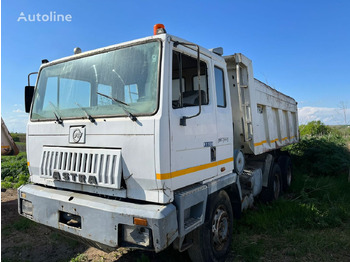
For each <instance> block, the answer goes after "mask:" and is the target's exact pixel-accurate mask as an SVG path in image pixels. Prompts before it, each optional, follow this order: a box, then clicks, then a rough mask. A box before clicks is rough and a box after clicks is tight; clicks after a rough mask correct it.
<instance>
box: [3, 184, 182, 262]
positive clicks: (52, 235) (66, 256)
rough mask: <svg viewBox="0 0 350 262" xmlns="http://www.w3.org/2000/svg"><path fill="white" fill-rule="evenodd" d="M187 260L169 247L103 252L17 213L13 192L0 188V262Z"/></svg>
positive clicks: (15, 193)
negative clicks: (164, 249) (155, 249)
mask: <svg viewBox="0 0 350 262" xmlns="http://www.w3.org/2000/svg"><path fill="white" fill-rule="evenodd" d="M169 257H171V258H172V260H173V261H182V262H186V261H189V258H188V256H187V254H184V253H181V254H179V253H177V252H175V251H174V250H173V249H172V248H171V247H170V248H169V249H167V250H166V251H163V252H161V253H159V254H154V253H152V252H145V251H139V250H134V251H133V250H128V249H126V248H120V249H118V250H117V251H114V252H112V253H105V252H103V251H101V250H98V249H96V248H92V247H88V246H86V245H84V244H81V243H80V242H77V241H75V240H71V239H69V238H67V237H65V236H62V235H60V234H59V233H57V232H56V231H53V230H51V229H49V228H47V227H45V226H42V225H39V224H36V223H34V222H32V221H30V220H28V219H26V218H23V217H21V216H19V215H18V211H17V191H16V190H15V189H7V190H6V191H5V192H3V191H1V261H3V262H10V261H11V262H12V261H35V262H36V261H38V262H40V261H73V262H79V261H118V262H126V261H128V262H131V261H140V262H143V261H169Z"/></svg>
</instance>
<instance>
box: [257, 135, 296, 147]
mask: <svg viewBox="0 0 350 262" xmlns="http://www.w3.org/2000/svg"><path fill="white" fill-rule="evenodd" d="M293 138H294V136H292V137H290V138H289V139H293ZM287 139H288V137H285V138H282V141H284V140H287ZM276 141H278V138H276V139H274V140H271V141H270V143H275V142H276ZM265 143H267V141H266V140H264V141H261V142H259V143H255V144H254V146H261V145H262V144H265Z"/></svg>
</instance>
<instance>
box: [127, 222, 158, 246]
mask: <svg viewBox="0 0 350 262" xmlns="http://www.w3.org/2000/svg"><path fill="white" fill-rule="evenodd" d="M123 236H124V237H123V238H124V241H125V242H128V243H132V244H136V245H140V246H143V247H150V246H151V244H152V241H151V239H152V231H151V229H149V228H147V227H142V226H129V225H123Z"/></svg>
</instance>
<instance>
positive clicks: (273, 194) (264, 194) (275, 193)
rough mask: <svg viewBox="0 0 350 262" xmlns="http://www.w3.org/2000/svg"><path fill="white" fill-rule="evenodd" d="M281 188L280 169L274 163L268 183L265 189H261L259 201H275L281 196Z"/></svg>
mask: <svg viewBox="0 0 350 262" xmlns="http://www.w3.org/2000/svg"><path fill="white" fill-rule="evenodd" d="M281 188H282V176H281V168H280V166H279V164H278V163H274V164H273V165H272V167H271V169H270V173H269V181H268V183H267V187H263V189H262V191H261V194H260V199H261V200H262V201H263V202H272V201H274V200H277V199H278V198H279V196H280V195H281V192H282V190H281Z"/></svg>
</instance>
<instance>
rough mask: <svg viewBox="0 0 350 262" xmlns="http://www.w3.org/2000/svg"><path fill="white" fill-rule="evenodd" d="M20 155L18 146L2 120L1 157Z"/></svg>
mask: <svg viewBox="0 0 350 262" xmlns="http://www.w3.org/2000/svg"><path fill="white" fill-rule="evenodd" d="M18 153H19V150H18V148H17V145H16V143H15V141H13V139H12V137H11V134H10V132H9V131H8V129H7V127H6V125H5V122H4V120H2V118H1V155H17V154H18Z"/></svg>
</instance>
